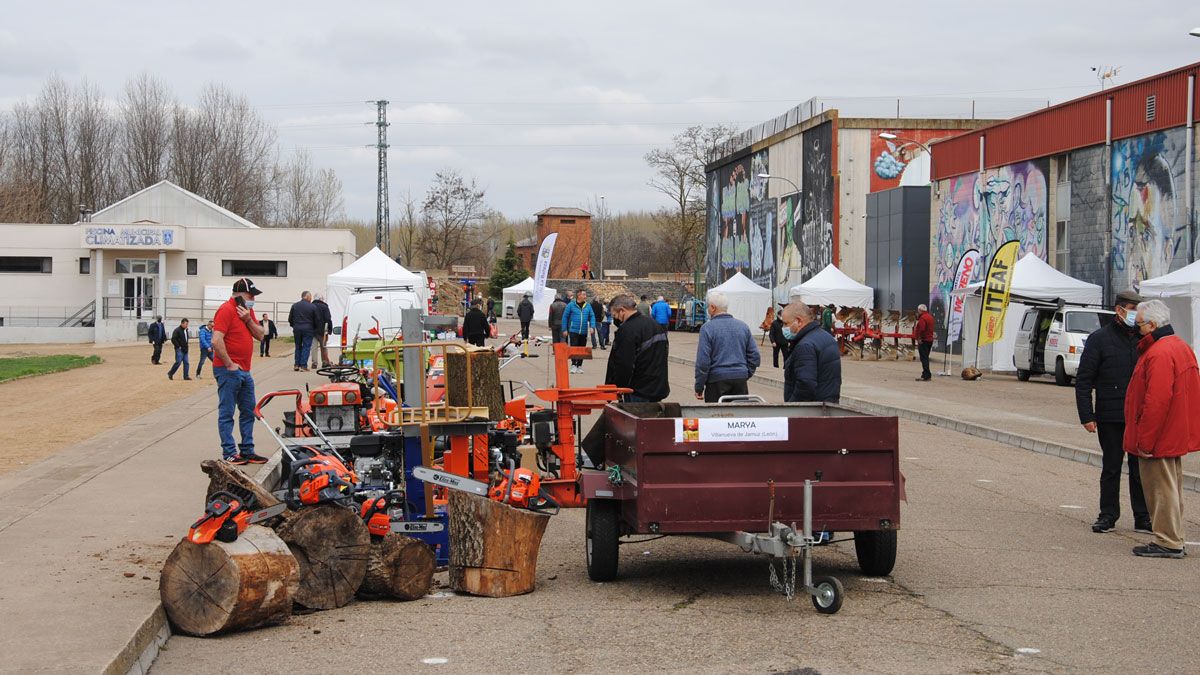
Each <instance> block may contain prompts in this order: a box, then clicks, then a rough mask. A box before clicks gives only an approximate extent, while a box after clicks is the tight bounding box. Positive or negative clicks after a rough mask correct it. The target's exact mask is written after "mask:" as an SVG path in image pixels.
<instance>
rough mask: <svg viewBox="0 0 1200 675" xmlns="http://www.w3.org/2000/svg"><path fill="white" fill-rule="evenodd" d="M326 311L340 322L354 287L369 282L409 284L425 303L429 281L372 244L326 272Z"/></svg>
mask: <svg viewBox="0 0 1200 675" xmlns="http://www.w3.org/2000/svg"><path fill="white" fill-rule="evenodd" d="M325 284H326V296H327V297H326V298H325V301H326V302H327V303H329V313H330V314H331V315H332V316H333V323H334V325H339V326H340V325H341V322H342V316H343V315H344V314H345V313H346V304H347V302H348V301H349V300H350V295H351V294H352V293H354V289H356V288H366V287H371V286H375V287H378V286H412V287H413V290H414V291H416V292H417V295H419V296H420V297H421V303H422V305H423V306H428V303H429V282H428V280H427V279H426V278H425V273H424V272H410V271H409V270H407V269H405V268H404V266H402V265H401V264H400V263H398V262H396V261H395V260H392V259H391V258H389V257H388V255H387V254H386V253H384V252H383V251H381V250H379V247H375V248H373V249H371V250H370V251H368V252H367V253H365V254H363V256H362V257H360V258H359V259H358V260H355V261H354V262H352V263H350V264H349V265H347V266H345V267H343V268H342V269H341V270H339V271H337V272H334V273H333V274H330V275H329V276H328V277H327V278H326V281H325Z"/></svg>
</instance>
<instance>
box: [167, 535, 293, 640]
mask: <svg viewBox="0 0 1200 675" xmlns="http://www.w3.org/2000/svg"><path fill="white" fill-rule="evenodd" d="M299 583H300V567H299V565H298V564H297V563H296V559H295V558H294V557H293V556H292V554H291V552H290V551H288V547H287V544H285V543H284V542H283V540H282V539H280V538H279V537H278V536H277V535H276V534H275V533H274V532H272V531H271V530H269V529H267V528H265V527H261V526H258V525H251V526H250V527H248V528H246V531H245V532H243V533H242V534H241V535H240V536H239V537H238V538H237V540H235V541H233V542H231V543H225V542H221V541H213V542H211V543H208V544H193V543H192V542H190V541H188V540H187V538H186V537H185V538H184V539H182V540H181V541H180V542H179V544H178V545H177V546H176V547H175V550H174V551H172V552H171V555H170V556H169V557H168V558H167V562H166V563H165V564H164V565H163V570H162V576H161V577H160V578H159V582H158V591H159V595H160V596H161V597H162V603H163V608H164V609H166V611H167V616H168V617H169V618H170V619H171V623H172V624H174V625H175V627H176V628H178V629H179V630H180V631H182V632H184V633H188V634H189V635H199V636H204V635H212V634H214V633H221V632H227V631H234V630H241V629H246V628H255V627H257V626H266V625H269V624H273V623H280V622H282V621H284V620H286V619H287V618H288V617H289V616H291V614H292V598H293V596H294V595H295V593H296V589H297V587H298V585H299Z"/></svg>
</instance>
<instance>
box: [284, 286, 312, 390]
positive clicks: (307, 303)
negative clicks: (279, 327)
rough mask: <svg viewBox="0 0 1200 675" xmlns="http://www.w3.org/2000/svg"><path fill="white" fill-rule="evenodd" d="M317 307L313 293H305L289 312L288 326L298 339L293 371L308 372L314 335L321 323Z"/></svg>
mask: <svg viewBox="0 0 1200 675" xmlns="http://www.w3.org/2000/svg"><path fill="white" fill-rule="evenodd" d="M317 317H318V312H317V306H316V305H314V304H313V303H312V293H309V292H308V291H304V292H303V293H301V294H300V300H299V301H297V302H295V303H293V304H292V308H291V309H290V310H288V325H289V326H291V327H292V335H293V336H294V337H295V339H296V355H295V356H296V358H295V359H294V361H295V365H294V366H293V368H292V370H300V371H304V372H308V353H309V351H310V350H311V349H312V342H313V335H315V334H316V331H317V323H318V321H319V319H318V318H317Z"/></svg>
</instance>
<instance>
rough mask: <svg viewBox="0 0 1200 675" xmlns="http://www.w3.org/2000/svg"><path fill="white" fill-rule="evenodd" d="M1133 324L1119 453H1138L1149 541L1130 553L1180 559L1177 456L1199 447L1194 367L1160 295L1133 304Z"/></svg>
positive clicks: (1199, 379)
mask: <svg viewBox="0 0 1200 675" xmlns="http://www.w3.org/2000/svg"><path fill="white" fill-rule="evenodd" d="M1136 324H1137V327H1138V332H1140V333H1141V334H1142V339H1141V340H1139V341H1138V347H1137V348H1138V352H1140V354H1141V356H1140V357H1139V358H1138V363H1137V367H1135V368H1134V369H1133V377H1131V378H1130V380H1129V389H1128V391H1127V392H1126V395H1125V452H1128V453H1129V454H1131V455H1137V457H1138V467H1139V469H1140V470H1141V475H1142V489H1143V490H1144V491H1145V493H1146V504H1147V506H1149V507H1150V518H1151V520H1152V525H1153V529H1154V541H1152V542H1150V543H1149V544H1146V545H1144V546H1135V547H1134V549H1133V554H1134V555H1137V556H1142V557H1145V558H1182V557H1184V555H1186V552H1185V551H1184V533H1183V466H1182V457H1183V456H1184V455H1186V454H1188V453H1189V452H1196V451H1197V450H1200V420H1197V418H1196V406H1200V370H1198V369H1197V365H1196V354H1195V353H1194V352H1193V351H1192V348H1191V347H1189V346H1188V344H1187V343H1186V342H1184V341H1183V340H1181V339H1180V338H1179V337H1178V336H1177V335H1175V331H1174V329H1172V328H1171V311H1170V310H1169V309H1167V306H1166V305H1165V304H1163V302H1162V301H1161V300H1147V301H1146V302H1142V303H1140V304H1138V307H1137V321H1136Z"/></svg>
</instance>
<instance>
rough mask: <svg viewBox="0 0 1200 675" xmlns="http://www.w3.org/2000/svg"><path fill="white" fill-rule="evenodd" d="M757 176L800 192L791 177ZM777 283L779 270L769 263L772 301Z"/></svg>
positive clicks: (767, 174)
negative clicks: (783, 183)
mask: <svg viewBox="0 0 1200 675" xmlns="http://www.w3.org/2000/svg"><path fill="white" fill-rule="evenodd" d="M758 177H759V178H761V179H763V180H771V179H772V178H774V179H775V180H781V181H783V182H785V183H787V184H788V185H791V186H792V188H793V189H794V190H796V192H797V193H799V192H800V186H799V185H796V183H795V182H793V181H792V179H790V178H784V177H783V176H772V175H771V174H769V173H760V174H758ZM793 217H794V215H793ZM772 262H775V261H772ZM788 273H789V274H790V273H791V270H788ZM778 285H779V270H778V269H777V268H776V266H775V265H771V302H772V303H774V302H775V287H776V286H778Z"/></svg>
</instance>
